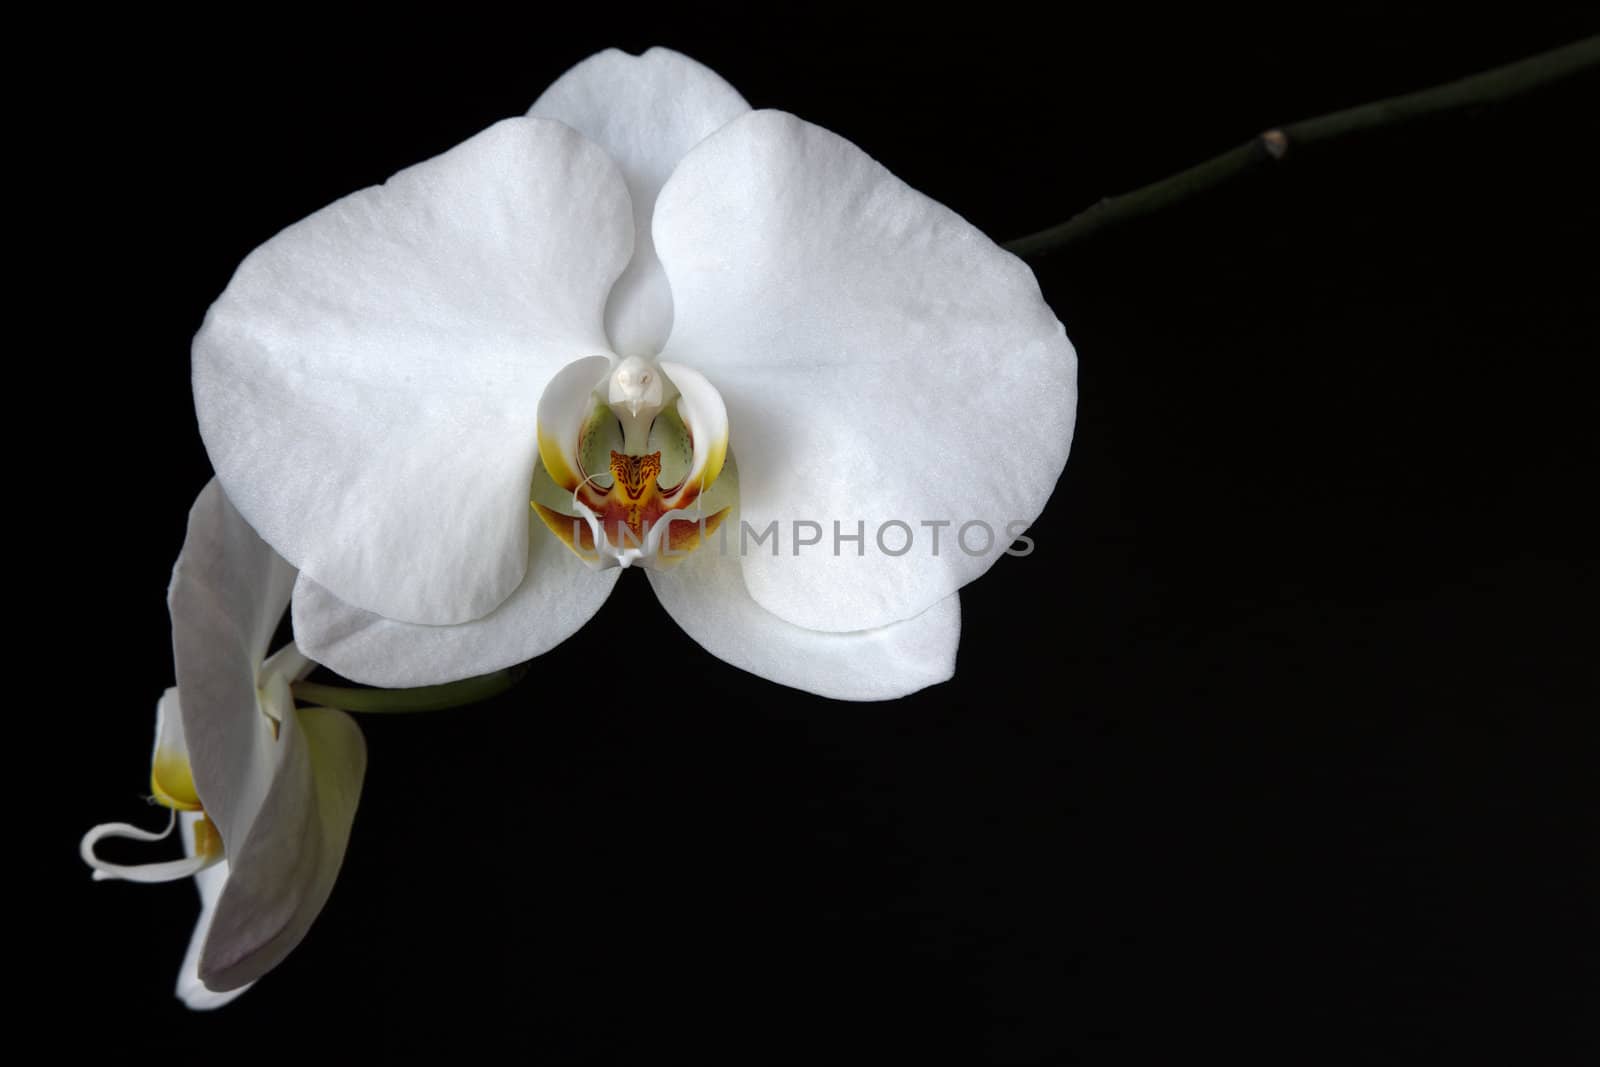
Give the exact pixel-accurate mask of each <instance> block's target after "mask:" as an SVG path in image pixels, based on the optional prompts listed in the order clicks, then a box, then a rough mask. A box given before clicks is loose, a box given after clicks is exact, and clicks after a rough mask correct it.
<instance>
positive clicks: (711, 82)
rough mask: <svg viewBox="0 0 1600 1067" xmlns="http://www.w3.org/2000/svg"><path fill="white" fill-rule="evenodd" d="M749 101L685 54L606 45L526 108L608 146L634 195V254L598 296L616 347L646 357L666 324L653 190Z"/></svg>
mask: <svg viewBox="0 0 1600 1067" xmlns="http://www.w3.org/2000/svg"><path fill="white" fill-rule="evenodd" d="M749 110H750V105H748V104H746V103H745V102H744V98H743V97H742V96H740V95H739V94H738V92H736V91H735V90H734V88H733V87H732V86H731V85H729V84H728V83H727V82H725V81H723V80H722V79H721V78H720V77H718V76H717V74H716V73H715V72H713V71H712V70H710V69H709V68H707V67H704V66H702V65H700V64H699V63H696V62H695V61H694V60H692V59H690V58H689V57H687V56H684V55H680V54H679V53H677V52H673V51H670V50H668V49H665V48H652V49H650V51H648V52H646V53H645V54H644V55H642V56H631V55H628V54H627V53H626V52H619V51H617V50H616V49H611V50H609V51H606V52H601V53H600V54H599V55H595V56H590V57H589V58H588V59H586V60H584V61H583V62H582V63H579V64H578V65H577V66H575V67H573V68H572V69H571V70H569V71H567V72H566V73H565V74H563V75H562V76H561V77H560V78H558V79H557V80H556V82H555V84H554V85H552V86H550V88H548V89H546V90H545V92H544V95H543V96H541V97H539V99H538V101H537V102H536V103H535V104H534V105H533V108H532V110H530V111H529V112H528V114H530V115H539V116H543V117H545V118H551V119H558V120H559V121H561V122H564V123H566V124H567V125H568V126H571V127H572V128H573V129H575V130H577V131H578V132H580V133H582V134H583V135H584V136H585V137H587V138H589V140H591V141H593V142H594V143H596V144H598V145H599V146H600V147H601V148H604V149H605V150H606V152H608V153H609V154H610V156H611V158H612V159H614V160H616V161H617V164H618V165H619V166H620V167H621V168H622V173H623V176H624V177H625V178H626V179H627V182H628V193H629V195H630V196H631V197H632V198H633V217H634V223H635V227H636V229H637V231H638V236H637V238H636V241H635V245H634V251H633V259H632V261H631V262H630V263H629V264H628V269H627V270H626V271H624V272H623V274H622V277H621V278H619V279H618V280H617V284H616V287H615V288H614V289H613V290H612V292H611V298H610V300H609V301H608V302H607V304H606V332H607V334H608V335H609V336H610V338H611V343H612V348H613V350H614V351H616V352H617V353H619V354H621V355H624V356H640V357H648V356H653V355H655V354H656V353H657V352H659V351H660V350H661V346H662V344H663V343H664V342H665V341H666V338H667V334H668V332H670V330H671V329H672V291H671V289H670V288H669V287H668V285H667V279H666V276H665V275H664V274H662V272H661V264H660V262H659V261H658V260H657V259H656V255H655V249H654V247H653V245H652V244H651V241H650V215H651V212H652V210H653V209H654V207H655V201H656V193H658V192H659V191H660V190H661V186H662V185H663V184H664V183H665V182H666V180H667V177H668V175H670V174H671V173H672V170H673V168H674V167H676V166H677V165H678V161H679V160H680V159H682V158H683V156H684V154H685V153H687V152H688V151H689V149H691V148H693V147H694V146H695V145H696V144H698V143H699V142H700V141H701V140H703V139H704V138H706V137H707V136H709V135H710V134H711V133H713V132H715V131H716V130H717V129H718V127H720V126H722V125H723V124H725V123H726V122H728V121H729V120H730V119H732V118H734V117H735V116H738V115H741V114H743V113H745V112H746V111H749Z"/></svg>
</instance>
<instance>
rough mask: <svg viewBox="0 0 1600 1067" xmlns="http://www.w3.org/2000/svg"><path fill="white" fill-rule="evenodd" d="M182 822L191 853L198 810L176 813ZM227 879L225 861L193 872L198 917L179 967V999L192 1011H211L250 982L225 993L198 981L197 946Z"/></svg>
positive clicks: (208, 930)
mask: <svg viewBox="0 0 1600 1067" xmlns="http://www.w3.org/2000/svg"><path fill="white" fill-rule="evenodd" d="M178 818H179V820H180V823H181V825H182V833H183V845H184V850H185V851H186V852H188V853H189V854H190V855H193V854H194V848H195V843H194V825H195V823H197V822H198V821H199V820H200V818H201V816H200V815H199V814H197V813H189V812H185V813H184V814H183V815H180V816H179V817H178ZM227 880H228V862H227V861H226V860H223V861H222V862H221V863H218V864H216V865H215V866H212V867H207V868H206V869H205V870H203V871H201V872H200V873H199V874H197V875H195V876H194V882H195V887H196V888H197V889H198V890H199V891H200V917H199V918H198V919H197V920H196V921H195V924H194V933H193V934H192V935H191V936H190V937H189V948H188V949H187V950H186V951H185V952H184V954H183V966H182V967H180V968H179V969H178V987H177V990H176V993H177V996H178V999H179V1000H181V1001H183V1003H184V1004H185V1005H186V1006H187V1007H189V1008H190V1009H192V1010H194V1011H210V1010H211V1009H213V1008H220V1007H222V1006H223V1005H224V1004H226V1003H228V1002H229V1001H231V1000H233V999H234V998H236V997H237V996H238V995H239V994H240V993H243V992H244V991H245V990H246V989H249V988H250V986H249V985H242V986H240V987H239V988H237V989H230V990H228V991H227V992H226V993H214V992H212V991H211V990H209V989H207V988H206V986H205V983H204V982H202V981H200V950H201V948H202V947H203V946H204V945H205V942H206V937H207V936H208V935H209V934H210V933H211V920H212V917H213V916H215V914H216V911H217V898H218V897H219V896H220V895H221V894H222V886H223V883H225V882H226V881H227Z"/></svg>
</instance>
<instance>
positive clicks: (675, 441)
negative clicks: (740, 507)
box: [532, 356, 731, 568]
mask: <svg viewBox="0 0 1600 1067" xmlns="http://www.w3.org/2000/svg"><path fill="white" fill-rule="evenodd" d="M601 371H602V365H601V363H600V359H599V358H597V357H589V358H588V359H584V360H579V361H578V362H576V363H572V364H569V365H568V366H567V367H566V368H563V370H562V371H561V372H560V373H558V374H557V375H556V377H555V378H554V379H552V380H551V382H550V385H549V386H547V387H546V390H545V394H544V396H543V397H542V398H541V399H540V402H539V426H538V440H539V452H540V456H541V459H542V460H543V464H542V466H543V471H544V473H545V474H546V475H547V476H548V477H549V479H550V480H551V481H552V482H554V483H555V486H556V488H557V489H559V490H561V491H562V492H563V493H564V494H565V496H566V499H564V500H561V501H559V502H558V501H557V500H556V499H554V498H553V497H552V498H550V499H549V500H548V502H543V503H542V502H540V501H539V500H533V501H532V503H533V506H534V510H535V511H537V512H538V513H539V516H540V518H541V519H543V520H544V522H545V524H546V525H547V526H548V527H549V528H550V529H551V530H552V531H553V532H554V533H555V534H556V535H557V536H558V537H560V538H561V540H562V541H563V542H564V543H565V544H566V545H567V546H568V547H569V548H571V549H572V550H573V551H574V552H576V553H577V554H578V555H579V557H580V558H582V559H583V560H584V561H585V562H586V563H588V564H589V565H590V566H593V567H609V566H615V567H629V566H633V565H635V564H637V565H639V566H642V567H648V568H658V567H662V566H670V565H671V564H672V563H674V562H676V559H677V558H678V557H682V556H685V555H687V554H688V553H689V552H691V551H693V550H694V549H695V548H696V547H698V546H699V545H700V544H702V543H703V542H704V539H705V534H706V532H707V526H708V525H709V526H710V527H712V528H714V527H715V525H716V524H718V523H720V522H721V521H722V516H723V515H724V514H725V513H726V511H727V506H728V505H727V504H720V505H719V506H717V507H715V508H708V507H707V506H706V505H705V503H704V499H703V498H704V494H705V493H706V492H707V491H708V490H709V489H710V488H711V487H712V485H713V484H714V483H715V481H716V479H717V476H718V475H719V474H720V473H721V471H722V468H723V466H724V464H725V463H726V460H727V454H728V417H727V409H726V407H725V406H724V405H723V402H722V397H721V395H720V394H719V393H718V392H717V391H716V389H715V388H714V387H713V386H712V385H711V384H710V383H709V382H708V381H706V379H705V378H704V377H703V376H702V375H700V374H699V373H698V372H697V371H694V370H692V369H690V368H688V367H686V366H684V365H682V364H677V363H663V362H652V361H650V360H645V359H642V358H640V357H638V356H629V357H627V358H626V359H621V360H615V361H613V362H608V363H607V364H606V365H605V367H604V375H603V376H600V373H599V372H601ZM596 378H598V381H597V380H596ZM547 495H548V494H547ZM729 503H731V501H730V502H729Z"/></svg>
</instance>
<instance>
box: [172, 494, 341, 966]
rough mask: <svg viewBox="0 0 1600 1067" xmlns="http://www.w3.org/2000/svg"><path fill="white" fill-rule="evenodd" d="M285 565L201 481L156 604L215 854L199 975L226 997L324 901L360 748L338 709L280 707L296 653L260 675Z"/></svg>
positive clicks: (284, 589) (286, 584)
mask: <svg viewBox="0 0 1600 1067" xmlns="http://www.w3.org/2000/svg"><path fill="white" fill-rule="evenodd" d="M294 578H295V572H294V570H293V569H292V568H291V567H289V565H288V564H287V563H285V562H284V561H283V560H282V559H281V558H280V557H279V556H278V555H277V554H276V553H275V552H273V551H272V549H271V548H270V547H268V545H267V544H266V543H265V542H264V541H262V540H261V538H259V537H258V536H256V534H255V532H254V531H253V530H251V529H250V527H249V526H248V525H247V524H246V523H245V521H244V519H243V517H241V516H240V515H239V513H238V512H237V511H235V510H234V509H233V507H232V505H231V504H229V502H228V498H227V497H226V496H224V495H223V493H222V490H221V487H220V486H219V485H218V483H217V482H216V481H212V482H211V483H210V484H209V485H207V486H206V488H205V489H204V490H203V491H202V492H201V494H200V497H199V499H198V500H196V501H195V505H194V508H193V509H192V510H191V511H190V513H189V532H188V536H187V538H186V539H185V540H184V545H183V552H182V553H181V554H180V555H179V557H178V563H177V566H176V567H174V568H173V573H172V587H171V589H170V590H169V592H168V603H169V606H170V608H171V611H172V635H173V652H174V658H175V659H176V661H177V674H178V690H179V692H180V694H181V696H182V707H181V711H182V714H183V726H184V733H185V735H186V736H187V740H188V744H189V756H190V764H191V766H192V768H193V770H194V780H195V785H196V787H197V789H198V791H199V794H200V800H201V802H202V803H203V804H204V805H205V809H206V813H207V814H208V815H209V816H210V817H211V819H212V821H213V822H215V823H216V826H217V829H218V832H219V833H220V834H221V836H222V842H223V846H224V848H225V850H226V854H227V862H228V871H229V873H228V879H227V881H226V883H225V884H224V885H223V888H222V892H221V895H220V897H219V899H218V901H217V907H216V913H215V916H214V918H213V920H212V927H211V931H210V933H209V935H208V936H207V937H206V938H205V940H204V944H203V946H202V948H201V953H200V961H199V965H198V973H199V975H200V977H201V979H202V981H203V982H204V983H205V985H206V986H207V987H208V988H210V989H211V990H213V991H216V992H226V991H228V990H231V989H236V988H238V987H239V986H241V985H244V984H246V983H248V982H250V981H253V980H254V979H255V978H257V977H259V976H260V975H261V974H263V973H264V972H265V971H267V970H268V969H269V968H271V967H272V966H274V965H275V964H277V963H278V962H279V961H280V960H281V959H282V958H283V957H284V956H285V955H286V954H287V953H288V952H289V950H290V949H292V948H294V946H295V945H296V944H298V943H299V940H300V938H301V937H302V936H303V935H304V934H305V931H306V929H307V928H308V927H309V926H310V924H311V920H312V919H313V918H315V916H316V914H317V912H318V911H319V910H320V909H321V907H322V905H323V902H324V901H326V900H327V896H328V893H329V892H330V891H331V890H332V886H333V880H334V877H335V876H336V875H337V874H338V870H339V864H340V861H341V860H342V858H343V856H344V847H345V842H346V841H347V840H348V838H349V833H350V821H351V819H352V818H353V817H354V815H355V806H356V799H357V797H358V795H359V793H360V788H361V779H362V775H363V774H364V773H365V770H366V748H365V745H364V743H363V742H362V740H361V734H360V731H359V730H357V729H356V726H355V723H354V722H352V721H351V720H350V718H349V717H348V716H347V715H344V714H343V713H342V712H334V711H329V710H327V709H307V710H305V711H299V712H296V711H294V710H293V703H292V699H291V698H290V696H289V689H288V685H289V678H290V677H291V676H292V675H293V674H294V673H296V670H295V667H296V665H297V664H298V663H299V662H300V660H301V657H300V656H299V654H298V653H293V654H287V655H284V656H280V657H275V658H274V661H273V662H274V667H273V670H271V671H270V672H268V671H265V670H264V669H263V667H262V661H263V659H264V657H265V653H266V649H267V645H268V643H269V642H270V641H271V638H272V633H273V630H274V629H275V628H276V626H277V623H278V620H279V619H280V618H281V617H282V615H283V610H284V608H285V607H286V606H287V605H288V599H289V593H290V590H291V589H292V588H293V584H294Z"/></svg>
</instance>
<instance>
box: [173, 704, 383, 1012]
mask: <svg viewBox="0 0 1600 1067" xmlns="http://www.w3.org/2000/svg"><path fill="white" fill-rule="evenodd" d="M276 743H277V745H278V747H279V748H280V749H281V751H282V758H281V762H280V764H279V772H278V774H277V776H276V777H275V778H274V779H273V782H272V789H271V791H270V792H269V793H268V794H267V796H266V798H265V800H264V802H263V804H262V807H261V811H260V813H259V814H258V815H257V817H256V820H255V822H254V823H253V824H252V826H251V828H250V833H249V834H248V836H246V838H245V839H244V843H243V846H242V847H239V848H232V847H230V849H229V853H228V867H229V870H228V879H227V881H226V882H225V883H223V886H222V891H221V893H220V894H219V896H218V899H217V906H216V911H215V913H214V914H213V916H212V921H211V930H210V932H209V934H208V935H207V937H206V939H205V944H204V945H203V947H202V948H201V952H200V961H199V975H200V979H201V981H202V982H204V984H205V985H206V987H207V988H209V989H211V990H213V991H215V992H228V991H230V990H234V989H238V988H240V987H242V986H245V985H248V984H249V983H250V982H253V981H254V980H255V979H257V978H259V977H260V976H261V975H263V974H265V973H266V972H267V971H269V970H271V969H272V968H273V967H275V966H277V965H278V964H279V963H280V962H282V960H283V958H284V957H285V956H287V955H288V954H289V952H290V951H292V950H293V949H294V947H295V946H296V945H298V944H299V943H300V940H301V939H302V938H303V937H305V934H306V931H307V930H308V929H310V927H311V923H312V920H314V919H315V918H316V917H317V914H318V913H319V912H320V911H321V910H322V906H323V905H324V904H325V903H327V900H328V896H329V894H330V893H331V892H332V891H333V883H334V880H335V879H336V878H337V877H338V875H339V867H340V865H341V864H342V862H343V860H344V852H345V846H346V845H347V844H348V843H349V840H350V826H351V823H352V822H353V821H354V819H355V814H356V804H357V801H358V800H359V798H360V795H361V781H362V778H363V776H364V775H365V774H366V766H367V749H366V742H365V741H364V740H363V739H362V737H361V730H360V729H359V728H358V727H357V726H356V724H355V720H353V719H351V718H350V716H349V715H346V714H345V713H344V712H342V711H337V710H335V709H333V708H303V709H300V710H299V711H291V712H290V713H289V714H288V715H287V716H286V717H285V718H284V721H283V725H282V729H281V732H280V734H279V737H278V739H277V742H276Z"/></svg>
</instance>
